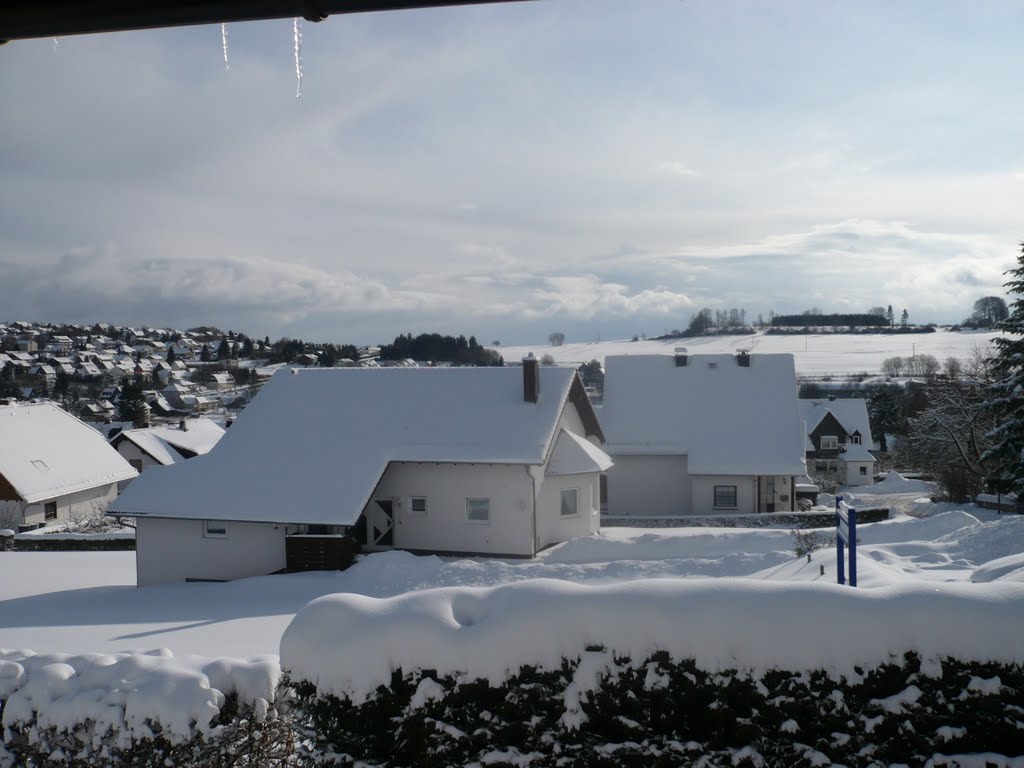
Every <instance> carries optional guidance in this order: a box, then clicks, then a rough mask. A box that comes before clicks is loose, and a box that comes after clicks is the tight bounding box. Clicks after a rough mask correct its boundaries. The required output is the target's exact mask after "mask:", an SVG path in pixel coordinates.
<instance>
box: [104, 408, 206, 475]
mask: <svg viewBox="0 0 1024 768" xmlns="http://www.w3.org/2000/svg"><path fill="white" fill-rule="evenodd" d="M186 425H187V429H180V428H174V427H151V428H149V429H128V430H125V431H124V432H120V433H119V434H118V435H117V436H115V437H114V441H118V440H119V439H121V440H130V441H131V442H133V443H135V445H137V446H138V447H139V448H141V449H142V450H143V451H145V452H146V453H148V454H149V455H150V456H152V457H153V459H154V460H155V461H158V462H160V463H161V464H164V465H168V464H174V463H176V462H178V461H181V459H182V456H183V454H182V453H181V451H179V450H178V449H179V448H180V449H181V450H182V451H184V452H185V453H186V454H191V455H194V456H200V455H202V454H204V453H209V452H210V449H211V448H213V446H215V445H216V444H217V441H218V440H220V439H221V438H222V437H224V428H223V427H222V426H221V425H220V424H218V423H217V422H215V421H212V420H210V419H189V420H187V421H186Z"/></svg>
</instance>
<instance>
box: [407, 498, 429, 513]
mask: <svg viewBox="0 0 1024 768" xmlns="http://www.w3.org/2000/svg"><path fill="white" fill-rule="evenodd" d="M409 514H410V515H425V514H427V497H426V496H412V497H410V499H409Z"/></svg>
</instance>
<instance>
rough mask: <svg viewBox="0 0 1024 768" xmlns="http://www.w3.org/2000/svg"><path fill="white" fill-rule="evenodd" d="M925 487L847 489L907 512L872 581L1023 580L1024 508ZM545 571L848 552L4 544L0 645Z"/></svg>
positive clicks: (588, 546) (157, 644) (872, 566)
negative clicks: (150, 580) (292, 559)
mask: <svg viewBox="0 0 1024 768" xmlns="http://www.w3.org/2000/svg"><path fill="white" fill-rule="evenodd" d="M926 492H927V485H926V484H924V483H921V482H919V481H904V480H894V481H891V482H888V483H884V484H882V485H880V486H875V487H873V488H865V489H863V490H857V489H854V494H848V495H847V498H848V500H849V501H850V502H851V504H852V505H853V506H858V505H859V506H865V507H866V506H878V505H885V506H890V507H891V508H892V509H893V515H894V518H893V519H892V520H889V521H886V522H883V523H875V524H871V525H864V526H861V528H860V536H859V539H860V541H861V545H860V557H859V561H858V562H859V580H860V584H861V585H862V586H864V587H867V588H875V587H883V586H898V585H903V584H907V583H911V582H921V581H926V582H931V583H936V584H939V583H942V582H970V581H972V580H973V581H976V582H979V583H978V584H977V585H976V588H977V589H979V590H984V589H986V588H988V587H986V586H985V585H988V584H991V583H993V582H1007V581H1017V582H1024V554H1021V553H1024V517H1022V516H1012V515H999V514H998V513H996V512H992V511H988V510H982V509H979V508H976V507H974V506H973V505H967V506H964V505H949V504H947V505H935V504H931V502H929V501H928V499H927V497H926V496H924V493H926ZM822 566H824V569H825V574H824V576H823V575H821V567H822ZM539 578H546V579H556V580H562V581H569V582H575V583H582V584H610V583H616V582H624V581H632V580H637V579H650V578H686V579H707V578H718V579H722V578H727V579H736V578H751V579H757V580H762V581H782V582H822V583H835V554H834V550H833V549H831V548H826V549H823V550H819V551H817V552H815V553H814V554H813V556H812V562H811V563H808V562H807V561H806V559H805V558H797V557H796V556H795V554H794V552H793V537H792V535H791V534H790V532H789V531H788V530H772V529H745V528H678V529H647V530H645V529H635V528H605V529H603V530H602V531H601V533H600V535H598V536H595V537H591V538H586V539H578V540H575V541H571V542H567V543H566V544H564V545H561V546H559V547H555V548H552V549H550V550H548V551H547V552H545V553H543V555H542V556H541V557H539V558H537V559H536V560H533V561H516V560H510V561H504V560H494V559H483V558H473V559H468V558H462V559H454V558H438V557H417V556H414V555H410V554H407V553H404V552H387V553H380V554H374V555H370V556H367V557H364V558H362V559H361V560H360V561H359V562H358V563H357V564H356V565H355V566H353V567H352V568H351V569H349V570H348V571H345V572H342V573H305V574H292V575H287V576H267V577H262V578H254V579H245V580H241V581H235V582H230V583H225V584H181V585H167V586H158V587H147V588H145V589H137V588H136V587H135V586H134V583H135V554H134V553H133V552H75V553H57V552H5V553H0V648H8V649H14V648H29V649H32V650H35V651H37V652H70V653H80V652H100V653H112V652H118V651H126V650H152V649H158V648H166V649H170V650H171V651H172V652H173V653H174V654H175V655H176V656H177V655H181V654H201V655H204V656H234V657H248V656H255V655H263V654H276V653H278V649H279V642H280V638H281V635H282V633H283V631H284V629H285V628H286V627H287V625H288V623H289V622H290V621H291V619H292V617H293V616H294V614H295V613H296V612H298V611H299V610H300V609H301V608H302V606H304V605H305V604H306V603H308V602H309V601H311V600H313V599H315V598H317V597H320V596H322V595H326V594H332V593H338V592H348V593H355V594H360V595H367V596H371V597H391V596H395V595H399V594H402V593H405V592H412V591H419V590H424V589H429V588H432V587H452V586H496V585H499V584H506V583H511V582H517V581H523V580H527V579H539Z"/></svg>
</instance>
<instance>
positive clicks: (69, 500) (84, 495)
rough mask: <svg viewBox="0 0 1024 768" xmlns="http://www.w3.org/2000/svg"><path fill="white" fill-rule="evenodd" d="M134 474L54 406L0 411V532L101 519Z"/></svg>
mask: <svg viewBox="0 0 1024 768" xmlns="http://www.w3.org/2000/svg"><path fill="white" fill-rule="evenodd" d="M136 474H137V473H136V471H135V470H134V469H132V467H131V466H130V465H129V464H128V462H127V461H125V460H124V459H123V458H121V457H120V456H119V455H118V454H117V451H115V450H114V449H113V448H111V447H110V446H109V445H107V442H106V440H105V439H104V438H103V436H102V435H101V434H100V433H99V432H97V431H96V430H95V429H93V428H92V427H90V426H89V425H87V424H85V423H84V422H82V421H79V420H78V419H76V418H75V417H74V416H72V415H71V414H69V413H67V412H66V411H63V410H61V409H60V408H58V407H57V406H56V405H54V404H52V403H31V404H18V405H9V406H2V407H0V520H2V521H4V522H3V525H0V527H5V526H6V525H10V526H22V525H49V524H53V523H58V522H62V521H66V520H69V519H72V518H75V517H77V516H85V517H87V516H95V515H98V514H102V513H103V512H104V511H105V510H106V509H107V507H108V506H109V504H110V503H111V502H112V501H113V500H114V499H115V498H116V496H117V486H118V483H119V482H122V481H125V480H130V479H131V478H133V477H135V476H136Z"/></svg>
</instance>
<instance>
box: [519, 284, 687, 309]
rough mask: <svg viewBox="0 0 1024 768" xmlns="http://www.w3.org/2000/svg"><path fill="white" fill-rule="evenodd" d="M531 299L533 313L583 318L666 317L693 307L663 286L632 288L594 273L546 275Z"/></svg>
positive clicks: (685, 297) (682, 296)
mask: <svg viewBox="0 0 1024 768" xmlns="http://www.w3.org/2000/svg"><path fill="white" fill-rule="evenodd" d="M532 299H533V301H532V302H531V304H532V305H533V308H532V309H531V310H530V312H531V313H532V314H533V315H534V316H536V315H538V314H540V315H556V314H566V315H569V316H571V317H579V318H585V319H589V318H592V317H594V316H596V315H598V314H611V315H619V316H630V315H653V316H668V315H672V314H674V313H677V312H679V311H681V310H684V309H686V308H689V307H691V306H693V301H692V300H691V299H690V297H689V296H687V295H685V294H683V293H678V292H675V291H672V290H669V289H668V288H665V287H663V286H658V287H656V288H652V289H645V290H640V291H636V290H633V291H631V290H630V288H629V287H627V286H625V285H621V284H618V283H606V282H602V281H601V280H600V279H599V278H598V277H597V276H595V275H576V276H571V277H548V278H546V279H545V280H544V281H543V285H542V286H541V287H539V288H537V289H535V290H534V291H533V292H532ZM538 305H539V308H538Z"/></svg>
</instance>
